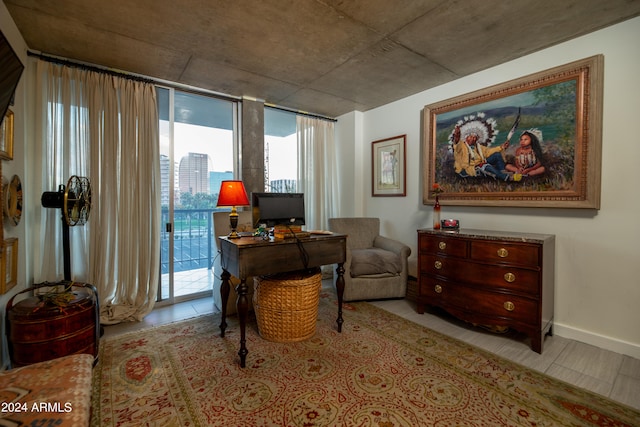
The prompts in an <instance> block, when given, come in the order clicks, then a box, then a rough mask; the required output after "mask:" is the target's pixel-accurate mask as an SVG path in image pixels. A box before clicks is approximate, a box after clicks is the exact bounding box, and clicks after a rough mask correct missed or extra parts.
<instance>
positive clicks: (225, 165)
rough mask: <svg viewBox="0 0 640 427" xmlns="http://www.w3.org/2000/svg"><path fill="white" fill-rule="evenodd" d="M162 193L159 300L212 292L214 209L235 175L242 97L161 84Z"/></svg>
mask: <svg viewBox="0 0 640 427" xmlns="http://www.w3.org/2000/svg"><path fill="white" fill-rule="evenodd" d="M158 109H159V117H160V168H161V180H162V186H161V191H162V194H161V199H162V229H161V230H160V233H161V235H162V248H161V255H160V256H161V284H160V291H159V292H158V300H159V301H169V302H172V301H178V300H184V299H188V298H197V297H201V296H204V295H206V294H210V293H211V288H212V283H213V271H212V269H211V266H212V263H213V259H214V257H215V255H216V254H215V243H214V241H213V238H214V234H213V228H212V226H213V222H212V212H213V211H214V210H216V203H217V200H218V192H219V189H220V183H221V181H222V180H225V179H233V178H234V176H236V170H237V169H238V167H237V158H238V156H237V147H238V143H237V122H238V120H237V111H238V109H237V102H235V101H233V100H227V99H220V98H217V97H214V96H208V95H204V94H196V93H192V92H185V91H180V90H177V89H173V88H158Z"/></svg>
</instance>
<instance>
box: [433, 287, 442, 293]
mask: <svg viewBox="0 0 640 427" xmlns="http://www.w3.org/2000/svg"><path fill="white" fill-rule="evenodd" d="M433 290H434V291H436V294H440V293H442V286H440V285H435V286H434V287H433Z"/></svg>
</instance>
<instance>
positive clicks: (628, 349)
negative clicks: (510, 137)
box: [553, 323, 640, 359]
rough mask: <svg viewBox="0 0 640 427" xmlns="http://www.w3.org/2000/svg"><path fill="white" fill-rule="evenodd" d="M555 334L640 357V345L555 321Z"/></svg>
mask: <svg viewBox="0 0 640 427" xmlns="http://www.w3.org/2000/svg"><path fill="white" fill-rule="evenodd" d="M553 334H554V335H558V336H560V337H563V338H568V339H571V340H574V341H580V342H583V343H585V344H590V345H593V346H596V347H599V348H603V349H605V350H611V351H614V352H616V353H620V354H624V355H627V356H630V357H634V358H636V359H640V345H638V344H634V343H630V342H627V341H623V340H618V339H615V338H611V337H607V336H604V335H598V334H595V333H593V332H589V331H583V330H582V329H577V328H574V327H570V326H566V325H562V324H558V323H554V324H553Z"/></svg>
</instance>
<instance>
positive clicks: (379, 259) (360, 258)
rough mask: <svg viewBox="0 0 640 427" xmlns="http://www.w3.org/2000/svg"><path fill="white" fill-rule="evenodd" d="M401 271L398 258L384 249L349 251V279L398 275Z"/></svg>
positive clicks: (400, 263)
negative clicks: (385, 274) (388, 274)
mask: <svg viewBox="0 0 640 427" xmlns="http://www.w3.org/2000/svg"><path fill="white" fill-rule="evenodd" d="M401 271H402V262H401V261H400V256H399V255H398V254H396V253H393V252H389V251H385V250H384V249H378V248H369V249H354V250H352V251H351V271H350V273H351V277H358V276H366V275H369V274H383V273H391V274H399V273H400V272H401Z"/></svg>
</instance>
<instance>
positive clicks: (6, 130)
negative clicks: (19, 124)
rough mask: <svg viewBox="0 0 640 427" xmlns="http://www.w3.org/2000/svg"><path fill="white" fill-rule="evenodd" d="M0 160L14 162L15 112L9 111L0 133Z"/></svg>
mask: <svg viewBox="0 0 640 427" xmlns="http://www.w3.org/2000/svg"><path fill="white" fill-rule="evenodd" d="M0 159H2V160H13V111H11V110H7V114H5V116H4V120H3V121H2V131H1V132H0Z"/></svg>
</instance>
